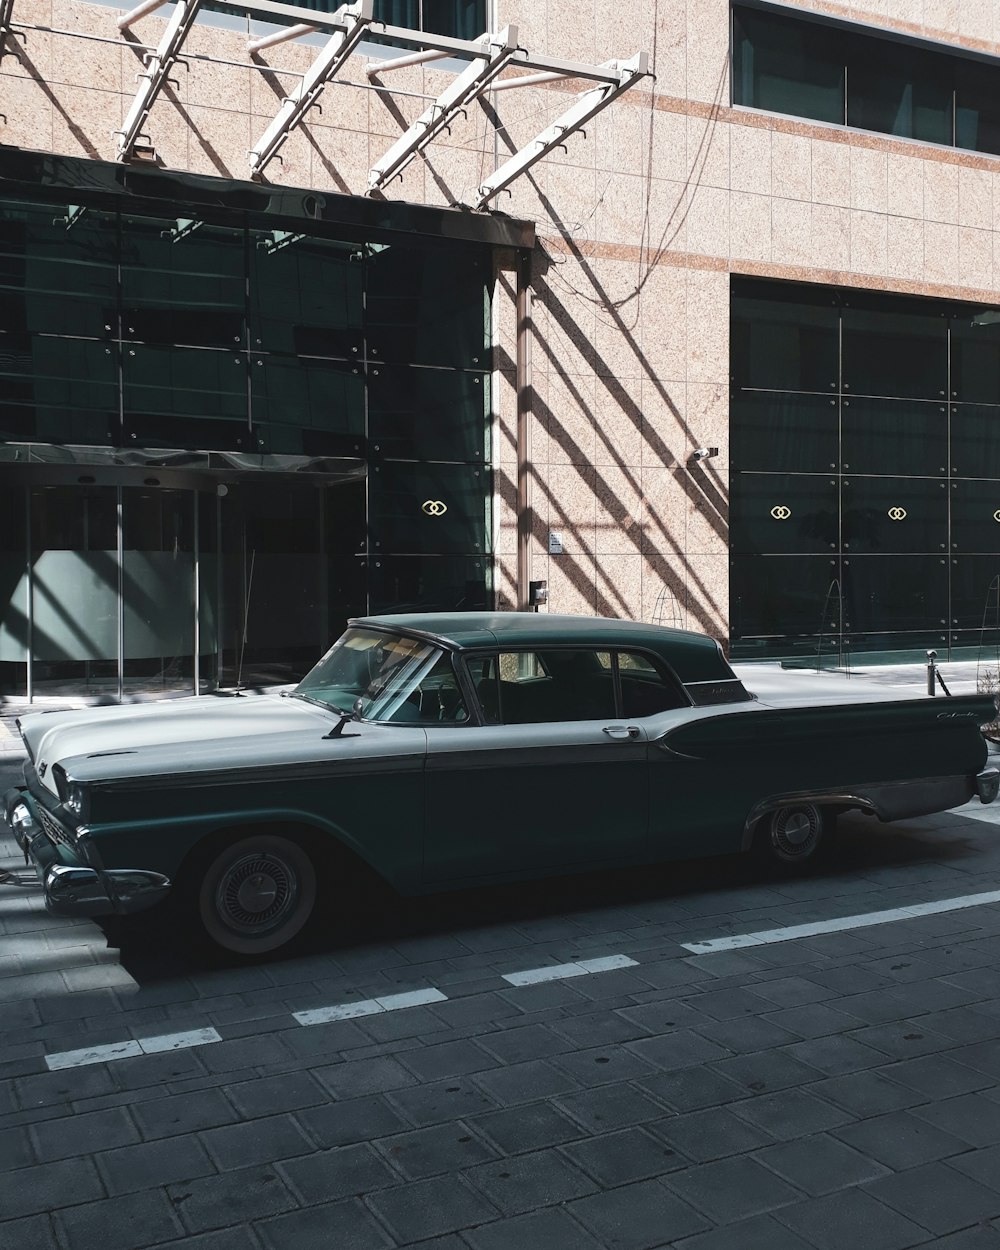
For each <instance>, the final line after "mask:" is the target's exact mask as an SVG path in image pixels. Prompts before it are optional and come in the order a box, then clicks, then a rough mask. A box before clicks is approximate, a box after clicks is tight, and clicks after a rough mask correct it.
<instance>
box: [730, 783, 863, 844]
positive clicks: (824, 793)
mask: <svg viewBox="0 0 1000 1250" xmlns="http://www.w3.org/2000/svg"><path fill="white" fill-rule="evenodd" d="M792 803H819V804H823V805H825V806H828V807H830V806H834V807H855V808H858V809H860V810H861V811H863V812H869V813H870V814H871V815H873V816H877V815H878V810H877V809H876V807H875V804H874V803H873V802H872V800H871V799H869V798H865V797H863V796H862V795H860V794H852V793H850V792H848V791H832V790H796V791H794V792H792V793H789V794H777V795H773V796H772V797H771V798H769V799H762V800H761V801H760V802H759V803H755V804H754V805H753V807H751V809H750V812H749V814H748V816H747V818H746V822H745V824H744V826H743V837H742V839H741V842H740V849H741V850H744V851H749V849H750V846H751V843H752V842H753V827H754V825H756V823H757V821H758V820H760V818H761V817H762V816H766V815H767V813H768V812H776V811H777V810H778V808H779V807H787V806H788V805H789V804H792Z"/></svg>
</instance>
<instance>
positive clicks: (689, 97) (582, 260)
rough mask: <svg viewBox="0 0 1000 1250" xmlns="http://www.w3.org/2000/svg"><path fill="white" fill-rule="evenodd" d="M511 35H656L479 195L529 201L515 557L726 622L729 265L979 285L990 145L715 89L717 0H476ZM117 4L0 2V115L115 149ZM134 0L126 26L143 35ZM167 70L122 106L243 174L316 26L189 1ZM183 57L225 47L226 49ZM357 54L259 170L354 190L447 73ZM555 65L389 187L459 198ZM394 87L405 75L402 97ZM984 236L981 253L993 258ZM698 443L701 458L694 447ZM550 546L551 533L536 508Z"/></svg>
mask: <svg viewBox="0 0 1000 1250" xmlns="http://www.w3.org/2000/svg"><path fill="white" fill-rule="evenodd" d="M799 7H801V8H804V9H814V10H818V11H823V12H827V13H831V14H835V15H838V16H844V17H847V18H850V19H851V20H856V21H860V22H866V23H869V24H872V25H875V26H882V27H888V28H892V29H897V30H903V31H907V32H910V33H914V34H919V35H924V36H927V37H930V38H934V39H938V40H942V41H946V42H951V43H955V44H960V45H963V46H966V47H970V48H975V49H978V50H986V51H989V52H993V53H1000V5H997V4H996V3H995V0H866V2H865V3H861V4H854V3H848V2H846V0H844V2H841V0H801V4H800V6H799ZM498 8H499V16H500V21H501V24H503V23H506V22H510V23H515V24H517V26H518V28H519V37H520V42H521V43H522V44H523V45H525V46H527V47H529V48H530V49H531V50H532V51H533V52H539V53H548V54H550V55H553V56H560V57H566V58H575V59H581V60H588V61H590V60H597V61H600V60H604V59H608V58H611V57H617V56H623V57H626V56H629V55H631V54H632V53H633V52H635V51H637V50H639V49H640V48H643V49H645V50H647V51H649V52H650V53H651V54H652V55H653V58H654V68H655V71H656V80H655V83H654V82H652V81H647V82H645V83H643V84H641V85H640V86H639V87H637V88H635V89H633V91H632V92H630V93H628V94H627V95H626V96H624V97H623V98H622V99H621V100H620V101H618V102H617V103H616V104H615V105H614V106H613V107H612V108H610V109H609V110H607V111H606V112H605V113H603V114H602V115H601V116H600V117H599V118H597V119H596V120H595V121H594V122H593V123H591V125H590V126H589V127H588V129H587V134H586V136H581V135H576V136H574V137H572V138H570V139H569V141H568V143H567V149H566V151H558V152H556V153H555V154H554V155H553V156H552V157H550V158H549V159H548V160H546V161H545V162H543V163H542V164H539V165H537V166H536V167H535V168H534V169H533V170H532V171H531V172H530V174H529V175H527V176H525V177H523V178H522V179H521V180H519V182H517V183H515V184H514V186H513V187H512V188H511V191H512V194H511V195H510V196H509V197H508V196H506V195H505V196H502V197H501V199H500V202H499V203H498V205H497V207H499V208H500V209H501V210H502V211H505V212H510V213H512V214H514V215H517V216H524V217H528V218H530V219H532V220H534V221H535V222H536V223H537V228H538V234H539V248H538V255H537V264H536V267H535V282H534V297H535V298H534V333H533V338H532V358H533V382H534V403H533V412H532V419H531V436H530V445H531V491H532V508H533V515H534V524H533V534H532V550H531V576H532V578H545V579H547V581H548V583H549V588H550V610H553V611H568V612H601V613H607V614H609V615H621V616H633V617H642V618H645V619H653V618H654V617H656V616H660V617H662V618H665V619H668V620H676V621H679V622H681V623H684V624H687V625H690V626H692V627H695V628H702V629H707V630H710V631H712V632H715V633H717V634H719V636H723V637H724V636H725V633H726V628H727V590H728V558H727V505H728V494H729V480H728V368H729V366H728V356H729V343H728V333H729V275H730V274H731V273H741V274H760V275H769V276H775V277H785V278H790V279H795V280H799V281H814V282H822V283H834V284H840V285H848V286H851V285H854V286H867V287H873V288H879V289H885V290H893V291H910V292H917V293H924V294H929V295H949V296H955V297H959V298H966V299H975V300H982V301H991V302H993V301H996V300H997V299H998V298H1000V295H998V290H1000V252H998V241H1000V231H998V229H997V227H998V226H1000V161H997V160H995V159H992V158H989V157H982V156H977V155H975V154H972V153H963V152H958V151H952V150H949V149H943V148H935V147H933V146H930V145H924V144H919V143H913V142H907V141H904V140H894V139H889V138H886V137H882V136H875V135H866V134H861V133H852V132H849V131H846V130H842V129H838V128H835V127H829V126H823V125H819V124H814V123H809V122H798V121H796V120H794V119H790V118H778V117H771V116H768V115H764V114H755V113H753V112H750V111H747V110H739V109H733V108H731V107H730V105H729V69H730V66H729V5H728V0H617V2H616V3H615V5H613V6H611V7H610V8H609V7H608V6H604V7H603V8H602V7H600V6H596V7H595V5H594V4H593V0H498ZM117 15H118V14H117V11H116V10H114V9H109V8H105V7H101V6H98V5H94V4H88V3H84V2H83V0H16V4H15V19H16V20H17V21H19V22H22V23H29V24H31V25H35V26H44V27H49V28H52V29H53V30H56V31H67V32H75V35H74V34H57V33H49V32H47V31H40V30H28V31H26V32H24V33H25V35H26V40H25V43H24V44H23V45H22V46H21V52H20V55H21V60H20V61H17V60H15V59H14V58H12V57H6V58H5V59H4V60H3V62H2V65H0V114H4V115H5V116H6V122H5V124H0V139H2V141H3V142H5V143H10V144H15V145H18V146H23V147H29V148H41V149H46V150H52V151H56V152H66V153H73V154H76V155H86V156H92V157H100V158H103V159H112V158H113V156H114V151H115V146H114V139H113V136H112V133H111V132H112V131H113V130H114V129H115V128H116V127H117V126H120V125H121V120H122V118H123V117H124V115H125V112H126V111H127V109H128V105H129V102H130V100H131V97H132V93H133V91H134V88H135V75H136V73H137V72H138V71H139V69H140V68H141V62H140V57H139V54H138V51H137V49H136V48H135V47H134V46H130V45H129V44H128V43H125V42H123V41H120V40H119V41H118V42H116V43H106V42H99V41H90V40H85V39H82V38H79V37H76V36H79V35H88V34H89V35H96V36H100V37H102V38H103V39H108V40H118V33H117V27H116V25H115V19H116V17H117ZM162 28H163V18H162V17H158V16H156V15H153V16H150V17H147V18H146V19H144V20H143V21H142V22H141V23H139V24H138V26H137V27H136V28H135V29H134V31H133V32H132V36H131V38H132V40H133V43H138V44H140V45H141V44H152V43H155V42H156V40H157V39H158V38H159V34H160V32H161V31H162ZM187 52H188V66H187V68H179V69H178V70H177V71H176V74H175V80H176V81H175V83H174V84H173V85H172V86H171V87H170V88H168V90H167V91H165V92H164V94H163V95H162V96H161V98H160V99H159V101H158V102H157V103H156V105H155V107H154V109H153V112H152V114H151V116H150V118H149V122H148V125H147V127H146V129H147V131H148V133H149V136H150V140H151V142H152V144H153V146H154V147H155V149H156V152H157V155H158V158H159V159H160V160H161V161H162V162H163V163H164V164H166V165H167V166H171V167H175V168H178V169H189V170H196V171H200V172H205V173H218V174H224V175H228V176H232V177H245V176H246V173H247V169H248V166H247V160H246V153H247V149H248V148H249V147H251V145H252V144H253V142H254V141H255V140H256V139H257V138H258V137H259V135H260V133H261V132H262V131H263V129H264V127H265V126H266V125H267V122H268V120H269V119H270V117H271V116H272V115H273V112H274V110H275V108H276V107H277V104H278V102H279V100H280V98H281V97H282V95H283V94H285V93H287V92H288V91H290V90H291V89H292V88H293V87H294V84H295V82H296V81H297V80H296V78H295V76H294V75H295V72H298V73H301V72H303V71H304V70H305V68H306V67H307V66H308V64H309V62H310V60H311V57H312V56H313V54H314V50H313V49H311V48H309V47H307V46H305V45H302V44H290V45H284V46H278V47H275V48H271V49H267V50H266V51H265V52H264V53H262V54H260V55H259V56H258V57H256V58H254V60H255V62H256V64H257V65H258V66H260V67H261V68H260V69H256V68H253V69H252V68H247V67H246V66H247V65H248V63H249V58H248V56H247V53H246V46H245V37H242V36H240V35H239V34H238V33H236V32H232V31H223V30H220V29H218V28H213V27H209V26H198V27H196V28H195V31H194V33H193V34H192V36H191V39H190V41H189V45H188V48H187ZM205 57H214V58H222V59H226V60H230V61H234V62H239V63H240V64H238V65H230V66H223V65H220V64H218V63H217V60H216V61H215V62H213V61H211V60H206V59H203V58H205ZM362 68H363V63H362V62H361V61H360V60H355V61H354V62H352V64H351V66H350V67H349V70H348V72H347V73H346V74H345V76H344V77H345V82H343V83H342V84H338V85H331V86H330V87H329V88H328V89H327V90H326V92H325V93H324V96H323V99H322V104H323V111H322V113H318V112H313V113H312V114H310V116H309V119H308V122H307V124H306V125H304V126H303V127H302V128H301V129H300V130H299V131H297V132H295V133H294V134H293V135H292V137H291V138H290V139H289V141H288V142H287V143H286V144H285V146H284V148H283V149H282V152H281V156H282V160H281V161H280V162H275V163H273V164H272V165H271V166H270V167H269V169H268V170H267V178H268V179H269V180H271V181H274V182H280V183H285V184H292V185H308V186H312V187H316V188H319V189H329V190H333V191H338V192H347V193H362V192H363V191H364V188H365V185H366V181H367V172H368V168H369V166H370V164H371V163H372V162H373V161H374V160H376V159H377V158H378V156H379V155H381V154H382V153H383V152H384V151H385V150H386V148H387V147H388V146H389V145H390V144H391V143H392V142H393V140H394V139H395V138H396V137H397V136H398V135H399V133H400V131H401V130H402V129H403V128H405V126H406V125H407V124H408V123H409V122H410V121H411V120H412V119H413V118H414V117H415V116H416V115H418V114H419V112H420V111H421V110H422V109H423V108H424V107H426V104H427V103H428V97H432V96H434V95H436V94H437V93H438V92H439V91H440V90H441V89H442V88H443V87H444V86H445V85H446V84H447V82H448V81H450V79H449V77H448V76H447V75H445V74H442V73H441V72H440V71H439V70H435V69H433V68H432V67H427V66H423V67H420V66H418V67H413V68H411V69H408V70H405V71H401V72H399V73H396V74H393V75H391V77H390V76H386V78H385V80H384V81H385V83H386V84H387V85H388V84H391V86H392V87H393V88H394V94H392V95H389V94H387V93H380V92H375V91H372V90H369V89H366V87H365V85H364V84H365V79H364V75H363V73H362ZM577 85H578V84H569V85H565V84H560V85H559V86H558V87H549V88H546V89H543V88H525V89H523V90H517V91H507V92H502V93H497V94H496V95H495V96H493V97H491V98H490V99H489V100H488V102H486V103H484V104H483V105H480V106H476V107H474V108H472V109H470V110H469V115H468V117H466V118H462V119H459V121H458V123H457V124H456V125H455V126H453V128H452V133H451V134H450V135H446V136H444V137H443V139H442V140H441V141H439V142H437V143H435V144H434V145H433V146H432V147H431V148H430V149H429V150H428V152H427V154H426V157H425V158H418V159H417V160H415V161H414V162H413V163H412V164H411V165H410V166H409V167H408V168H407V170H406V171H405V172H404V174H403V176H402V178H400V179H398V180H396V181H395V182H393V183H392V184H391V185H390V186H389V187H388V188H387V194H388V195H389V197H391V198H394V199H405V200H411V201H420V202H427V203H435V204H447V203H455V202H463V201H467V200H468V199H469V198H470V197H471V195H472V194H473V192H474V191H475V189H476V187H477V186H478V184H479V182H480V181H481V180H482V178H483V176H484V175H485V174H487V173H489V172H492V170H493V169H494V168H495V165H496V163H497V162H498V161H502V160H503V159H504V158H505V156H506V155H507V154H508V152H509V151H511V150H514V149H515V148H517V147H518V146H520V145H521V144H523V143H524V142H526V141H528V140H529V139H530V138H531V137H532V136H533V135H534V134H536V133H537V132H538V131H539V130H540V129H542V128H543V127H544V126H545V125H546V124H547V123H548V122H549V121H550V120H552V119H553V118H554V117H555V116H556V115H557V114H558V113H559V112H561V111H562V110H563V109H564V108H565V107H566V106H567V105H568V103H569V101H570V99H571V95H572V92H573V90H574V89H575V87H576V86H577ZM402 93H409V94H402ZM995 254H996V256H997V259H996V261H995V260H994V255H995ZM496 316H497V361H496V365H497V388H496V393H497V429H496V433H497V437H496V440H495V445H496V458H497V469H498V475H497V482H498V489H497V501H498V509H497V511H498V526H497V531H498V532H497V544H498V546H497V549H498V554H499V559H498V586H499V589H500V592H501V597H502V600H503V601H504V602H505V603H507V604H511V603H513V602H514V595H515V586H514V575H515V568H516V560H515V550H516V532H515V516H514V496H515V487H514V482H515V472H514V470H515V463H516V445H515V442H516V440H515V428H516V421H515V394H514V387H513V379H514V359H515V327H514V298H513V286H512V275H510V274H501V275H500V279H499V282H498V288H497V308H496ZM699 446H717V447H718V448H719V456H718V457H717V458H715V459H712V460H709V461H705V462H703V463H701V464H693V463H692V462H691V461H690V453H691V452H692V451H693V450H694V448H696V447H699ZM550 530H553V531H556V532H557V533H559V534H560V535H561V537H562V541H563V548H564V549H563V554H561V555H553V556H550V555H549V554H548V547H547V540H548V534H549V531H550Z"/></svg>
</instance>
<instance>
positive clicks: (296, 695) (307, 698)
mask: <svg viewBox="0 0 1000 1250" xmlns="http://www.w3.org/2000/svg"><path fill="white" fill-rule="evenodd" d="M285 698H286V699H301V700H302V701H303V702H304V703H312V704H313V705H314V706H315V707H321V708H322V709H323V710H324V711H325V712H343V710H344V709H343V708H342V707H337V705H336V704H335V703H327V702H326V700H325V699H314V698H313V696H312V695H311V694H302V693H301V692H300V691H298V690H286V691H285Z"/></svg>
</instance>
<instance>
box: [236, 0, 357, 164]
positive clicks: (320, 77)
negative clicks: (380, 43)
mask: <svg viewBox="0 0 1000 1250" xmlns="http://www.w3.org/2000/svg"><path fill="white" fill-rule="evenodd" d="M372 7H373V0H358V2H357V3H356V4H346V5H343V6H342V7H341V8H339V9H338V10H337V12H336V13H335V14H334V15H333V17H332V18H331V19H330V21H331V24H335V25H337V26H339V29H337V30H335V31H334V33H333V35H331V36H330V38H329V39H328V40H327V42H326V44H325V45H324V47H323V48H322V49H321V51H320V52H319V54H318V56H317V57H316V59H315V61H313V63H312V65H310V67H309V69H308V71H307V72H306V75H305V77H304V78H303V79H302V81H301V82H300V83H299V85H298V87H296V89H295V91H294V92H293V93H292V94H291V95H290V96H287V97H286V98H285V99H284V100H283V101H282V104H281V107H280V108H279V109H278V112H277V114H276V116H275V118H274V120H273V121H272V122H271V124H270V125H269V126H268V128H267V129H266V130H265V131H264V133H263V134H262V135H261V137H260V138H259V139H258V140H257V142H256V143H255V144H254V146H253V148H252V149H251V150H250V156H249V160H250V170H251V174H252V175H254V176H259V175H260V174H261V173H263V171H264V168H265V167H266V166H267V164H268V163H269V162H270V161H272V160H273V159H274V157H275V156H277V154H278V149H279V148H280V147H281V145H282V144H283V143H284V142H285V140H286V139H287V138H288V136H289V134H290V133H291V132H292V130H294V129H295V127H296V126H297V125H298V124H299V122H300V121H302V119H303V117H304V116H305V115H306V113H307V112H308V111H309V109H311V108H312V106H313V105H314V104H315V103H316V100H317V98H318V97H319V95H320V93H321V92H322V90H323V88H324V87H325V86H326V84H327V83H328V82H329V81H330V80H331V78H335V77H336V76H337V74H338V73H339V72H340V70H341V69H342V68H343V66H344V65H345V64H346V62H347V60H348V58H349V57H350V55H351V53H352V52H353V51H354V49H355V48H356V47H357V46H358V44H359V43H360V42H361V40H362V39H363V38H364V35H365V32H366V31H367V29H368V27H369V26H370V25H371V20H372Z"/></svg>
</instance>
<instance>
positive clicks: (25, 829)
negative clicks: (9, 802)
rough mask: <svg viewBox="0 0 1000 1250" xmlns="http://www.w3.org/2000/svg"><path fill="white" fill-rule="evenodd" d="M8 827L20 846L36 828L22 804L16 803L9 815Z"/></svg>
mask: <svg viewBox="0 0 1000 1250" xmlns="http://www.w3.org/2000/svg"><path fill="white" fill-rule="evenodd" d="M10 827H11V829H12V830H13V831H14V836H15V838H17V840H18V843H19V844H20V843H21V842H22V840H27V839H28V838H30V837H31V835H32V834H33V833H34V832H35V830H36V829H37V828H38V826H37V825H36V824H35V818H34V816H32V814H31V812H30V811H29V810H28V809H27V807H26V806H25V805H24V804H23V803H18V804H17V805H16V806H15V807H14V810H13V811H12V812H11V814H10Z"/></svg>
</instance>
